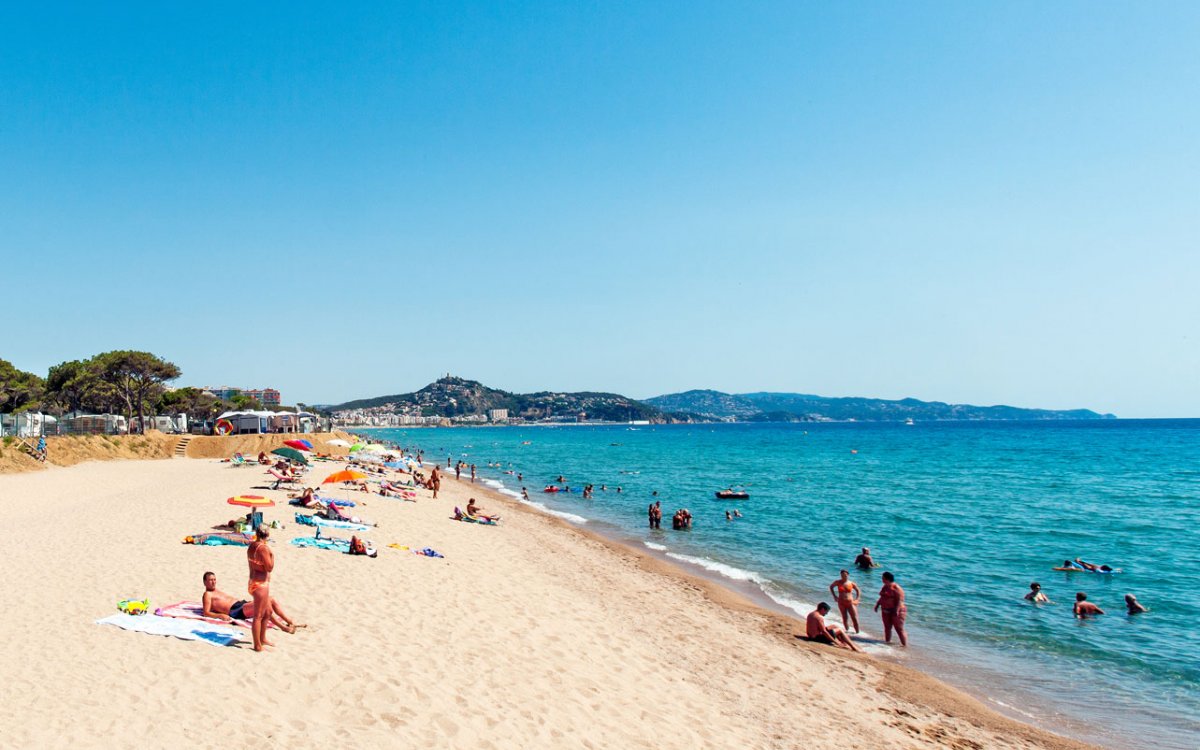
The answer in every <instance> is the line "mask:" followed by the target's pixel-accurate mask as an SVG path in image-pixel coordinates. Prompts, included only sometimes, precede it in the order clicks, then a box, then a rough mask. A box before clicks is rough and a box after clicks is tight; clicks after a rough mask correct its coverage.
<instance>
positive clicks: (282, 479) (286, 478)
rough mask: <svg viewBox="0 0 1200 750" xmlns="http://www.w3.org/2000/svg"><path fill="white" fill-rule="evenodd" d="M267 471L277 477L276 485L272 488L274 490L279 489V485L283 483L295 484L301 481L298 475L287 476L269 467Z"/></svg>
mask: <svg viewBox="0 0 1200 750" xmlns="http://www.w3.org/2000/svg"><path fill="white" fill-rule="evenodd" d="M267 473H268V474H270V475H271V476H273V477H275V486H274V487H272V488H271V489H273V490H277V489H279V485H281V484H293V483H295V482H299V481H300V479H299V478H298V477H289V476H285V475H283V474H280V473H279V472H278V471H275V470H274V469H267Z"/></svg>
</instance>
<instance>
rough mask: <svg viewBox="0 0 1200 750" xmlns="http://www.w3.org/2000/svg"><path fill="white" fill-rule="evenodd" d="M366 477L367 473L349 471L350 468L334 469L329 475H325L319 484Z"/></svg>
mask: <svg viewBox="0 0 1200 750" xmlns="http://www.w3.org/2000/svg"><path fill="white" fill-rule="evenodd" d="M366 478H367V475H366V474H363V473H362V472H360V471H351V470H350V469H343V470H342V471H335V472H333V473H332V474H330V475H329V476H327V477H325V479H324V480H323V481H322V482H321V484H333V483H335V482H355V481H358V480H359V479H366Z"/></svg>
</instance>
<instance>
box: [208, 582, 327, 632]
mask: <svg viewBox="0 0 1200 750" xmlns="http://www.w3.org/2000/svg"><path fill="white" fill-rule="evenodd" d="M200 606H201V608H202V609H203V611H204V616H205V617H211V618H213V619H215V620H249V619H253V617H254V602H252V601H247V600H245V599H238V600H236V601H235V600H234V598H233V597H232V596H230V595H229V594H226V593H225V592H224V591H221V590H220V589H218V588H217V576H216V574H215V573H213V572H212V571H208V572H206V573H205V574H204V596H203V597H201V599H200ZM267 617H268V619H269V621H270V622H271V624H273V625H274V626H275V627H277V628H279V629H280V630H282V631H284V632H285V633H295V632H296V629H297V628H303V627H307V626H306V625H297V624H296V623H294V622H292V620H291V618H289V617H288V616H287V615H285V614H284V613H283V609H282V608H281V607H280V606H279V602H278V601H277V600H276V599H275V598H274V597H271V611H270V612H269V613H268V614H267Z"/></svg>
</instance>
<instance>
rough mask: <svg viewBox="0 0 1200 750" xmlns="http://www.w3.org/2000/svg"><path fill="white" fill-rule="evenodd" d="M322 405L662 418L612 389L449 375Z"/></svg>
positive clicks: (417, 412)
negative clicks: (530, 388) (499, 383)
mask: <svg viewBox="0 0 1200 750" xmlns="http://www.w3.org/2000/svg"><path fill="white" fill-rule="evenodd" d="M325 408H326V409H328V410H329V411H335V412H337V411H353V410H363V411H369V412H372V413H376V414H378V413H384V414H407V415H410V416H422V417H430V416H441V417H447V418H451V419H452V418H454V417H464V416H473V415H484V414H487V412H488V411H489V410H492V409H507V410H508V413H509V416H510V417H514V418H521V419H527V420H535V421H536V420H550V419H563V418H570V419H579V418H580V417H581V416H582V417H583V418H584V419H588V420H602V421H608V422H627V421H630V420H655V421H666V417H665V416H664V414H663V413H662V410H661V409H658V408H656V407H653V406H647V405H646V404H643V403H640V402H638V401H634V400H633V399H631V398H626V397H625V396H621V395H619V394H616V393H592V392H582V393H557V392H553V391H539V392H538V393H524V394H523V393H509V392H508V391H501V390H497V389H495V388H488V387H487V386H485V385H483V384H482V383H479V382H477V381H475V380H465V379H463V378H458V377H454V376H451V375H447V376H446V377H444V378H439V379H438V380H435V381H434V382H432V383H430V384H429V385H427V386H425V387H424V388H422V389H421V390H419V391H416V392H415V393H398V394H395V395H392V396H377V397H375V398H364V399H359V400H357V401H347V402H346V403H344V404H338V405H336V406H328V407H325Z"/></svg>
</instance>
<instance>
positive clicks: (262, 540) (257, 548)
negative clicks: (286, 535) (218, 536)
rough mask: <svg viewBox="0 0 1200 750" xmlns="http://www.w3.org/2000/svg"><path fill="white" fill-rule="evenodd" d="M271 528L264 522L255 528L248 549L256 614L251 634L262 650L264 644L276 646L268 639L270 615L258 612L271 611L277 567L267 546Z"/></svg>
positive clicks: (250, 587)
mask: <svg viewBox="0 0 1200 750" xmlns="http://www.w3.org/2000/svg"><path fill="white" fill-rule="evenodd" d="M270 536H271V530H270V529H268V528H267V527H266V525H264V524H259V527H258V528H257V529H255V530H254V541H253V542H251V543H250V546H249V547H248V548H247V549H246V560H247V561H248V562H249V563H250V586H249V592H250V596H251V598H252V599H253V600H254V611H255V613H256V616H255V618H254V622H253V623H252V624H251V628H250V634H251V636H253V638H254V650H255V651H262V650H263V646H274V645H275V644H274V643H271V642H269V641H268V640H267V623H268V622H269V621H270V619H271V618H270V617H261V616H257V613H263V612H270V611H271V586H270V583H271V570H272V569H273V568H274V567H275V555H274V554H272V553H271V548H270V547H268V546H267V539H269V538H270Z"/></svg>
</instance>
